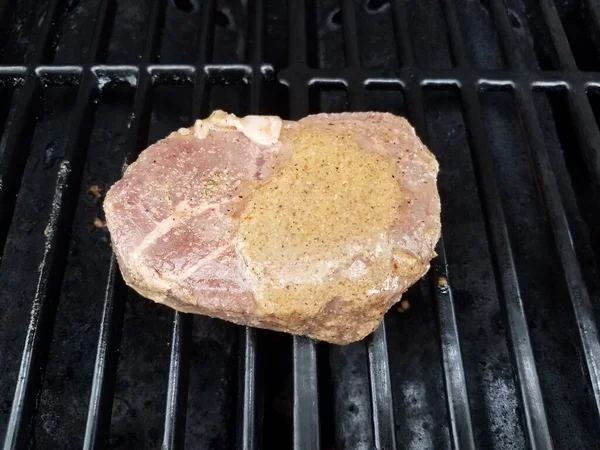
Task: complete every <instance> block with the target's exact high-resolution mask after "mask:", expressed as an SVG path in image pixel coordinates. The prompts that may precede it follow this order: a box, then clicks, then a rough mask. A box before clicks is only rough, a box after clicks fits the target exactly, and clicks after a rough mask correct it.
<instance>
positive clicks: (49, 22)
mask: <svg viewBox="0 0 600 450" xmlns="http://www.w3.org/2000/svg"><path fill="white" fill-rule="evenodd" d="M61 11H62V2H60V1H58V0H54V1H52V2H51V3H50V5H48V9H47V11H46V14H45V16H44V21H43V22H42V26H41V30H40V34H39V37H38V40H37V41H36V42H35V50H34V51H33V52H32V53H31V55H30V56H29V57H28V59H27V61H26V64H27V65H38V64H42V63H44V62H45V60H46V58H47V56H48V53H49V52H50V50H51V48H52V47H51V43H52V39H50V37H51V36H52V33H54V32H55V29H56V23H55V22H57V20H58V17H59V16H60V13H61ZM40 89H41V85H40V81H39V79H38V77H37V75H36V73H35V72H34V71H33V70H28V71H27V76H26V81H25V85H24V86H23V89H22V91H21V92H20V94H19V106H18V109H17V111H16V113H15V120H14V122H13V125H12V126H11V128H10V130H9V131H8V133H9V134H8V137H7V139H6V147H5V149H4V151H3V152H2V160H1V161H0V186H2V189H0V248H2V253H4V244H5V242H6V236H7V234H8V229H9V227H10V224H11V223H12V217H13V213H14V208H15V203H16V197H17V194H18V192H19V189H20V187H21V181H22V177H23V171H24V170H25V165H26V163H27V158H28V157H29V152H30V150H31V149H30V148H29V146H24V145H21V142H22V141H23V140H24V136H25V135H26V133H27V131H28V125H29V124H30V123H31V120H30V118H31V116H32V115H34V104H35V103H36V100H37V97H38V95H37V94H38V93H39V91H40Z"/></svg>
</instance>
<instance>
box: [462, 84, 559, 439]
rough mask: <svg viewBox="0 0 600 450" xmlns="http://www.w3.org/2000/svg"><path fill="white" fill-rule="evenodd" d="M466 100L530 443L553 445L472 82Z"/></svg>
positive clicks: (492, 167)
mask: <svg viewBox="0 0 600 450" xmlns="http://www.w3.org/2000/svg"><path fill="white" fill-rule="evenodd" d="M463 101H464V105H465V110H466V119H467V129H468V130H469V135H470V139H471V146H470V147H471V155H472V158H473V161H474V162H475V164H476V168H477V170H476V174H477V179H478V184H479V190H480V192H482V194H483V202H482V203H483V211H484V214H485V218H486V225H487V229H488V235H489V236H490V239H491V243H492V249H493V250H492V251H491V253H492V255H494V263H495V266H496V277H497V278H498V279H499V280H500V281H501V284H502V291H501V292H502V294H501V298H502V299H503V301H504V308H505V313H506V317H507V323H508V327H509V332H510V340H511V343H512V352H513V356H514V360H515V365H516V368H517V375H518V381H519V383H518V384H519V389H520V392H521V402H522V405H523V413H524V416H525V424H526V426H527V433H528V436H529V442H530V446H531V448H532V449H539V450H546V449H551V448H552V439H551V437H550V431H549V429H548V420H547V418H546V411H545V408H544V402H543V398H542V391H541V388H540V382H539V379H538V375H537V369H536V366H535V359H534V356H533V350H532V347H531V341H530V339H529V328H528V326H527V319H526V317H525V311H524V309H523V300H522V298H521V292H520V289H519V281H518V277H517V271H516V268H515V262H514V259H513V255H512V250H511V244H510V239H509V236H508V230H507V228H506V218H505V217H504V211H503V209H502V200H501V197H500V192H499V190H498V186H497V184H496V180H495V176H494V161H493V159H492V155H491V153H490V149H489V146H488V144H487V140H486V136H485V126H484V123H483V120H482V117H483V112H482V111H481V105H480V103H479V98H478V95H477V92H476V91H475V89H473V87H472V86H465V87H464V89H463Z"/></svg>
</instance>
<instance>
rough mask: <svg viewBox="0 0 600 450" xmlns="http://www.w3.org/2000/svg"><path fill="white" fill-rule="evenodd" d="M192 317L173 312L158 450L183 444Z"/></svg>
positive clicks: (180, 446) (179, 446)
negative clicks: (165, 397) (161, 432)
mask: <svg viewBox="0 0 600 450" xmlns="http://www.w3.org/2000/svg"><path fill="white" fill-rule="evenodd" d="M191 331H192V317H191V316H190V315H189V314H184V313H180V312H176V313H175V315H174V319H173V337H172V338H171V361H170V364H169V384H168V386H167V408H166V411H165V428H164V431H163V441H162V446H161V449H176V448H183V445H184V442H185V419H186V403H187V393H188V380H189V358H188V357H187V355H188V351H189V346H190V343H191V342H190V341H191V338H192V335H191Z"/></svg>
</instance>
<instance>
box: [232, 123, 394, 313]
mask: <svg viewBox="0 0 600 450" xmlns="http://www.w3.org/2000/svg"><path fill="white" fill-rule="evenodd" d="M291 139H292V141H293V146H294V152H293V155H292V156H291V159H290V160H289V161H288V162H287V163H286V164H285V165H284V166H283V167H281V168H280V169H279V170H278V171H277V172H276V173H275V174H274V175H273V176H272V177H271V178H270V179H269V180H268V181H267V182H266V183H264V184H263V185H262V186H260V187H258V189H256V190H255V191H254V192H253V194H252V197H251V198H250V199H249V201H248V203H247V205H246V208H245V209H244V211H243V212H242V215H241V224H240V228H239V231H238V242H239V249H240V251H241V253H242V255H243V256H244V259H245V261H246V263H247V264H248V268H249V271H250V276H251V277H253V278H254V279H255V280H256V282H257V283H258V288H257V293H258V299H257V300H258V304H259V307H260V308H261V309H263V312H264V313H266V314H269V313H273V314H277V315H279V316H281V315H285V314H286V313H287V314H294V312H296V311H300V310H301V311H302V312H303V315H306V314H307V313H308V314H310V313H315V314H316V313H318V312H319V311H320V310H321V309H322V308H323V307H325V306H326V305H327V304H328V303H329V302H331V301H332V300H333V301H334V303H337V302H338V300H342V301H343V304H345V305H350V304H352V303H355V302H361V303H362V301H364V299H365V297H366V296H367V295H369V292H371V293H372V292H375V291H377V292H379V291H385V290H388V289H390V288H391V286H389V284H390V281H391V280H392V282H393V279H394V278H395V277H394V276H393V275H394V270H393V268H392V265H393V258H392V250H391V248H390V246H389V243H388V242H387V231H388V230H389V228H390V226H391V225H392V223H393V222H394V221H395V220H396V219H397V218H398V216H399V208H400V207H401V206H400V205H402V203H403V193H402V191H401V189H400V186H399V184H398V182H397V181H398V180H397V179H396V177H397V172H396V169H395V166H394V161H393V159H392V158H390V157H387V156H384V155H379V154H375V153H371V152H368V151H365V150H363V149H361V148H360V146H359V145H358V143H357V142H356V140H355V138H354V136H353V134H352V132H350V131H348V132H345V133H343V134H341V133H339V132H334V131H331V130H324V129H323V128H322V127H320V128H315V127H311V126H303V127H300V128H299V129H296V130H294V131H293V135H292V136H291ZM357 259H358V260H359V261H358V262H355V264H353V266H352V267H348V265H349V263H352V262H353V261H356V260H357ZM386 283H387V289H386ZM330 305H331V304H330Z"/></svg>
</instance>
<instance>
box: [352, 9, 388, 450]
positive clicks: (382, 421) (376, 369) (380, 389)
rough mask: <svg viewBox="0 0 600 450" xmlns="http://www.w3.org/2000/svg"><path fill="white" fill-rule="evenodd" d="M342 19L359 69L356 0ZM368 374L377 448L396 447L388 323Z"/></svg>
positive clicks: (355, 84)
mask: <svg viewBox="0 0 600 450" xmlns="http://www.w3.org/2000/svg"><path fill="white" fill-rule="evenodd" d="M342 20H343V27H344V42H345V45H346V47H345V51H346V60H347V61H348V65H349V67H354V68H356V69H357V70H359V69H360V54H359V47H358V30H357V27H356V11H355V6H354V2H353V0H343V2H342ZM347 89H348V100H349V103H350V108H351V109H352V110H354V111H362V110H364V87H363V84H362V80H360V79H359V80H356V79H353V80H351V81H350V83H349V84H348V86H347ZM366 345H367V353H368V364H369V375H370V376H369V378H370V386H371V404H372V408H373V436H374V438H375V447H376V448H377V449H395V448H396V429H395V423H394V402H393V397H392V386H391V380H390V367H389V358H388V348H387V337H386V332H385V323H384V322H382V323H381V325H380V326H379V327H378V328H377V330H375V332H373V334H371V335H370V336H369V337H368V338H367V340H366Z"/></svg>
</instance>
